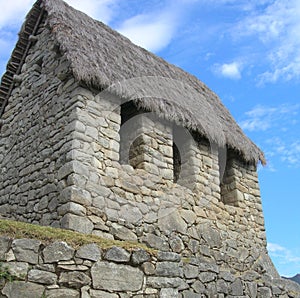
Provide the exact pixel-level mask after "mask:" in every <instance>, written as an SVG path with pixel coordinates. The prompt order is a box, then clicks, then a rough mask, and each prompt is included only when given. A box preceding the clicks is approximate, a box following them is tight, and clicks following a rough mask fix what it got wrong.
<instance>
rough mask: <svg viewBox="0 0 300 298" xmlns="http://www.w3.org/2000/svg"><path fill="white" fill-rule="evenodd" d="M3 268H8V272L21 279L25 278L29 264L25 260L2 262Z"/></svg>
mask: <svg viewBox="0 0 300 298" xmlns="http://www.w3.org/2000/svg"><path fill="white" fill-rule="evenodd" d="M1 267H2V269H3V267H4V268H7V270H8V272H9V273H10V274H11V275H12V276H13V277H14V278H18V279H21V280H25V278H26V275H27V272H28V269H29V265H28V263H25V262H9V263H5V265H4V264H2V266H1Z"/></svg>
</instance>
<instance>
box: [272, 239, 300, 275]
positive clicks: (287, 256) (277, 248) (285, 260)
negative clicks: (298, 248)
mask: <svg viewBox="0 0 300 298" xmlns="http://www.w3.org/2000/svg"><path fill="white" fill-rule="evenodd" d="M267 248H268V251H269V254H270V256H271V257H272V258H273V259H276V260H277V262H278V263H279V264H282V265H288V264H290V265H293V267H298V268H299V266H300V256H296V255H295V254H294V253H293V252H292V251H291V250H289V249H287V248H286V247H284V246H281V245H279V244H277V243H270V242H269V243H268V245H267ZM283 274H284V275H287V276H289V275H290V273H288V272H286V273H283Z"/></svg>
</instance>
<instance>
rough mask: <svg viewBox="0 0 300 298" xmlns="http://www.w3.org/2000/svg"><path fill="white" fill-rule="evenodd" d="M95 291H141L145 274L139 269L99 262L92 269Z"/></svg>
mask: <svg viewBox="0 0 300 298" xmlns="http://www.w3.org/2000/svg"><path fill="white" fill-rule="evenodd" d="M91 275H92V280H93V288H94V289H103V290H108V291H139V290H140V289H141V288H142V286H143V281H144V273H143V272H142V271H141V270H139V269H138V268H133V267H130V266H127V265H122V264H114V263H109V262H97V263H95V264H94V265H93V267H92V269H91Z"/></svg>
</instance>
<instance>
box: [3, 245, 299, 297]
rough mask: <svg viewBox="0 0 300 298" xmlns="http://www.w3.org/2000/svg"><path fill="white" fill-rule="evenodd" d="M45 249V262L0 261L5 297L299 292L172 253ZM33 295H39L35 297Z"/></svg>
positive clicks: (267, 278) (285, 284) (277, 294)
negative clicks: (237, 274)
mask: <svg viewBox="0 0 300 298" xmlns="http://www.w3.org/2000/svg"><path fill="white" fill-rule="evenodd" d="M27 240H28V239H27ZM3 242H4V244H1V239H0V246H1V245H2V246H5V245H7V239H3ZM17 242H18V241H17ZM13 243H14V242H11V241H10V242H9V244H8V246H6V248H5V250H8V251H12V246H13V245H14V244H13ZM20 243H24V242H22V241H20ZM42 246H43V244H42ZM46 248H47V249H48V250H49V255H48V259H47V258H43V257H42V255H44V256H45V251H42V250H40V251H38V259H39V264H32V263H29V262H17V261H15V259H12V260H10V259H7V260H4V261H2V263H1V270H2V272H6V273H5V274H4V275H3V277H4V278H3V279H2V280H1V282H0V291H1V292H2V294H3V295H6V296H7V297H21V295H23V296H25V297H29V295H32V296H30V297H42V296H41V295H45V296H46V297H55V298H57V297H63V298H65V297H71V298H73V297H81V298H90V297H95V298H97V297H101V298H106V297H107V298H118V297H120V298H129V297H138V298H139V297H141V298H142V297H150V298H158V297H172V298H173V297H174V298H182V297H206V296H207V297H220V298H222V297H224V298H225V297H228V298H231V297H232V298H233V297H245V298H246V297H250V298H259V297H282V298H288V297H293V298H296V297H298V296H299V295H298V294H297V293H300V285H298V284H296V283H295V282H291V281H288V280H285V279H280V278H279V279H274V280H271V279H270V276H269V275H264V274H261V275H258V273H255V271H248V272H245V273H244V274H243V275H241V276H239V277H236V276H234V275H233V274H232V273H231V272H229V271H224V270H220V268H219V266H218V265H216V264H213V263H208V262H205V261H204V260H203V258H202V257H193V258H183V257H182V256H181V255H180V254H177V253H174V252H164V251H160V252H157V253H155V254H154V255H152V254H150V253H149V252H147V251H145V250H143V249H142V248H137V249H131V250H127V249H124V248H122V247H118V246H114V247H112V248H110V249H108V250H100V249H99V248H98V246H97V245H95V244H86V245H82V246H81V247H77V248H76V249H74V248H72V247H70V246H68V245H67V244H66V243H64V242H54V243H52V244H48V245H47V246H46V247H45V249H46ZM54 251H55V252H56V254H54V253H53V252H54ZM26 253H27V252H26V251H25V254H26ZM64 253H65V255H64ZM94 253H95V256H94V257H93V254H94ZM46 255H47V251H46ZM62 256H64V258H62ZM66 256H67V257H66ZM125 260H126V264H124V262H125ZM49 261H50V262H49ZM222 269H224V268H222ZM25 281H26V282H25ZM23 292H24V293H23ZM32 293H33V294H32ZM36 293H42V294H41V295H40V296H34V295H35V294H36ZM26 295H27V296H26ZM36 295H37V294H36ZM201 295H202V296H201ZM203 295H204V296H203ZM286 295H287V296H286ZM295 295H296V296H295ZM297 295H298V296H297ZM0 296H1V295H0ZM23 296H22V297H23Z"/></svg>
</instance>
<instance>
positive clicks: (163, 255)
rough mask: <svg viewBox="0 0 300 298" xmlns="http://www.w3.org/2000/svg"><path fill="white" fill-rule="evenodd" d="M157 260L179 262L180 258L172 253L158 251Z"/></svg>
mask: <svg viewBox="0 0 300 298" xmlns="http://www.w3.org/2000/svg"><path fill="white" fill-rule="evenodd" d="M157 259H158V260H159V261H170V262H179V261H180V260H181V256H180V255H179V254H177V253H174V252H168V251H159V252H158V254H157Z"/></svg>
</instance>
